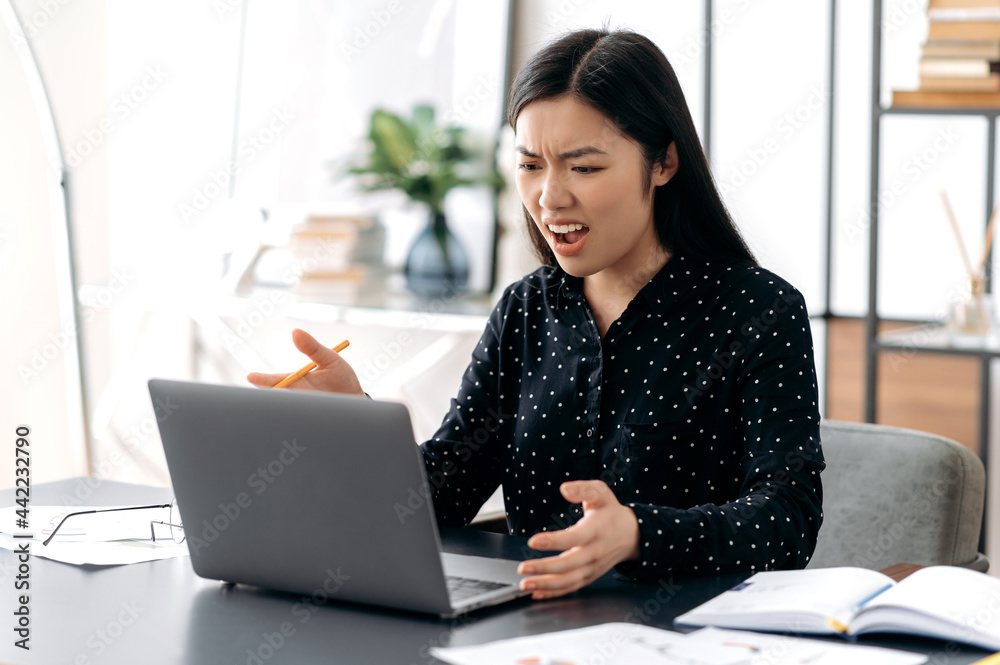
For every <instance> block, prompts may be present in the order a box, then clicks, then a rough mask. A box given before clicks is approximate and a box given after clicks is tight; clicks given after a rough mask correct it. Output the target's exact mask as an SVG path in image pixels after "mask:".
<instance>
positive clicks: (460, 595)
mask: <svg viewBox="0 0 1000 665" xmlns="http://www.w3.org/2000/svg"><path fill="white" fill-rule="evenodd" d="M446 580H447V582H448V596H449V597H450V598H451V600H452V601H459V600H465V599H466V598H471V597H472V596H478V595H479V594H481V593H486V592H487V591H493V590H494V589H502V588H503V587H506V586H510V585H509V584H501V583H499V582H487V581H486V580H474V579H471V578H469V577H455V576H452V575H449V576H448V577H447V578H446Z"/></svg>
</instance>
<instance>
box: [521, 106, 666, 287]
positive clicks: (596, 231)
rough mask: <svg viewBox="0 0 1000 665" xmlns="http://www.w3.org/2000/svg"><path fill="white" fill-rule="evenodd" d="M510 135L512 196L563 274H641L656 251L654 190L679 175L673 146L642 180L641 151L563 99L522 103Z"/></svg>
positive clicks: (603, 120) (598, 116) (591, 112)
mask: <svg viewBox="0 0 1000 665" xmlns="http://www.w3.org/2000/svg"><path fill="white" fill-rule="evenodd" d="M515 134H516V136H517V139H516V147H515V149H516V151H517V153H518V154H517V177H516V184H517V192H518V194H519V195H520V197H521V201H522V202H523V203H524V206H525V208H527V210H528V212H529V213H530V214H531V217H532V219H533V220H534V222H535V224H536V225H537V226H538V229H539V230H540V231H541V233H542V235H543V236H544V237H545V238H546V240H547V241H548V243H549V247H551V248H552V251H553V252H555V255H556V260H557V261H558V262H559V265H560V266H561V267H562V268H563V270H565V271H566V272H567V273H569V274H571V275H575V276H577V277H589V276H591V275H596V274H598V273H603V274H605V275H607V276H611V277H618V278H629V276H630V275H632V274H633V273H634V272H636V271H637V270H640V269H642V268H643V263H644V262H647V263H648V259H649V256H650V252H651V251H653V250H654V249H656V248H658V247H659V240H658V239H657V235H656V229H655V227H654V225H653V188H654V187H656V186H658V185H662V184H664V183H666V182H667V181H668V180H670V178H671V177H672V176H673V175H674V173H676V171H677V153H676V149H675V148H674V146H673V144H671V146H670V150H668V156H667V158H666V159H665V160H664V162H663V163H662V164H658V165H654V168H653V173H652V174H651V175H648V176H647V174H646V173H645V167H644V159H643V156H642V152H641V150H640V148H639V146H637V145H636V144H635V143H633V142H632V141H631V140H630V139H629V138H628V137H626V136H625V135H624V134H622V133H621V132H620V131H618V129H617V128H616V127H615V126H614V125H613V124H612V123H611V122H610V121H609V120H608V118H607V117H605V116H604V115H603V114H602V113H600V112H599V111H597V110H595V109H594V108H593V107H591V106H588V105H587V104H584V103H582V102H580V101H578V100H577V99H575V98H574V97H571V96H567V95H563V96H560V97H554V98H550V99H542V100H538V101H535V102H531V103H530V104H527V105H526V106H525V107H524V108H523V109H522V110H521V113H520V115H518V118H517V126H516V127H515ZM646 178H649V182H650V188H649V191H648V193H646V194H643V181H644V180H645V179H646ZM646 272H648V268H647V269H646Z"/></svg>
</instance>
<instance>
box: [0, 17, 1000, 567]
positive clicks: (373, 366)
mask: <svg viewBox="0 0 1000 665" xmlns="http://www.w3.org/2000/svg"><path fill="white" fill-rule="evenodd" d="M0 8H2V12H0V13H2V14H3V19H4V22H5V27H6V30H5V32H7V33H9V38H5V39H0V90H2V91H3V92H2V94H0V146H2V149H0V294H2V296H0V297H2V298H3V303H4V305H5V306H4V308H3V310H2V311H3V313H4V314H3V317H2V320H3V324H2V325H0V346H2V348H3V349H4V353H3V355H2V357H0V372H2V376H3V380H2V381H0V432H4V433H5V434H4V436H7V437H8V438H9V439H10V440H11V441H13V439H14V430H15V427H16V426H18V425H27V426H29V427H30V428H31V432H32V444H33V455H34V463H33V469H32V479H33V481H34V482H44V481H46V480H55V479H60V478H67V477H74V476H91V477H92V480H91V481H90V482H100V480H101V479H114V480H123V481H131V482H140V483H149V484H156V485H168V484H169V477H168V475H167V473H166V468H165V465H164V461H163V456H162V451H161V449H160V443H159V437H158V433H157V431H156V426H155V424H156V417H157V416H158V414H160V413H161V412H162V410H163V409H166V410H169V405H152V404H150V401H149V397H148V393H147V391H146V387H145V383H146V381H147V380H148V379H149V378H151V377H172V378H183V379H196V380H203V381H213V382H220V383H233V384H242V383H244V376H245V374H246V373H247V372H248V371H252V370H259V371H291V370H293V369H296V368H298V367H299V366H300V365H302V364H303V362H304V360H303V359H302V358H301V357H300V356H299V355H298V354H297V352H296V351H295V349H294V348H293V347H292V345H291V340H290V335H289V333H290V331H291V330H292V329H293V328H294V327H302V328H305V329H306V330H309V331H310V332H312V333H313V334H315V335H316V336H317V337H318V338H319V339H321V340H324V341H328V342H329V343H330V344H331V345H332V344H333V343H335V342H336V341H339V340H340V339H344V338H348V339H350V340H351V346H350V348H349V349H348V350H347V351H345V352H344V353H345V358H347V359H348V360H349V361H350V362H351V363H352V364H353V365H354V367H355V369H356V370H357V371H358V374H359V375H360V376H361V378H362V381H363V383H364V385H365V386H366V389H367V390H368V392H369V393H371V394H372V395H373V396H375V397H384V398H391V399H399V400H402V401H404V402H406V403H407V404H408V405H409V407H410V409H411V412H412V413H413V417H414V426H415V429H416V432H415V435H416V438H417V440H418V441H420V440H422V439H423V438H425V437H427V436H429V435H430V434H431V433H432V432H433V431H434V429H435V428H436V426H437V423H438V422H439V421H440V418H441V416H442V415H443V414H444V412H445V410H446V408H447V404H448V400H449V398H450V397H451V396H452V395H453V393H454V391H455V390H456V389H457V387H458V382H459V377H460V375H461V373H462V371H463V370H464V368H465V365H466V363H467V362H468V358H469V353H470V352H471V349H472V347H473V346H474V344H475V342H476V340H477V339H478V337H479V334H480V332H481V330H482V326H483V323H484V321H485V317H486V315H487V314H488V312H489V310H490V307H491V305H492V303H493V302H494V301H495V298H496V297H497V296H498V295H499V293H500V292H501V291H502V289H503V287H504V286H506V285H507V284H508V283H510V282H511V281H513V280H515V279H517V278H518V277H520V276H521V275H522V274H524V273H526V272H529V271H530V270H532V269H533V268H534V267H535V266H536V264H535V261H534V259H533V257H532V256H531V254H530V251H529V249H528V245H527V243H526V242H525V236H524V232H523V220H522V218H521V210H520V203H519V202H518V201H517V197H516V194H515V193H514V192H513V189H512V182H511V177H510V175H511V172H512V168H513V152H512V149H511V146H512V138H511V131H510V129H509V128H505V126H504V122H503V117H504V112H505V108H504V103H505V99H504V98H505V94H506V90H507V85H508V82H509V80H510V79H511V77H512V75H513V73H514V72H516V71H517V68H518V66H519V65H520V63H522V62H523V61H524V60H525V59H526V58H527V57H528V56H529V55H530V54H531V53H533V52H534V51H535V50H537V49H538V48H539V47H540V46H541V45H543V44H544V43H546V42H547V41H549V40H550V39H552V38H553V37H555V36H557V35H559V34H560V33H563V32H565V31H567V30H571V29H574V28H579V27H599V26H601V25H602V24H607V25H608V26H610V27H612V28H632V29H635V30H637V31H639V32H641V33H643V34H645V35H647V36H648V37H650V38H651V39H652V40H653V41H655V42H656V43H657V44H658V45H659V46H660V48H661V49H662V50H663V51H664V53H666V55H667V57H668V58H669V59H670V61H671V63H672V64H673V66H674V68H675V70H676V73H677V75H678V77H679V79H680V82H681V84H682V86H683V89H684V92H685V95H686V97H687V102H688V105H689V107H690V109H691V112H692V115H693V117H694V120H695V124H696V125H697V127H698V130H699V133H700V134H701V136H702V138H703V143H704V145H705V147H706V149H707V151H708V154H709V159H710V162H711V165H712V168H713V170H714V173H715V177H716V180H717V183H718V185H719V187H720V189H721V191H722V193H723V196H724V199H725V201H726V203H727V205H728V206H729V208H730V210H731V212H732V213H733V216H734V218H735V219H736V221H737V223H738V224H739V226H740V227H741V229H742V230H743V231H744V233H745V235H746V237H747V238H748V240H749V242H750V244H751V246H752V248H753V250H754V251H755V252H756V254H757V256H758V257H759V259H760V260H761V263H762V264H763V265H764V266H765V267H767V268H769V269H771V270H773V271H774V272H776V273H778V274H779V275H781V276H783V277H784V278H786V279H787V280H789V281H790V282H792V283H793V284H794V285H796V286H797V287H798V288H799V289H800V290H801V291H802V292H803V293H804V294H805V297H806V301H807V303H808V306H809V309H810V312H811V313H812V314H813V320H812V324H813V332H814V337H815V342H816V354H817V362H818V365H819V366H818V369H819V371H820V376H821V379H822V387H821V391H822V395H821V396H822V398H823V401H822V404H823V412H824V416H826V417H831V418H839V419H844V420H863V419H865V418H866V410H865V408H864V407H865V404H864V402H865V396H866V391H865V383H864V369H865V357H866V356H865V352H866V348H867V347H866V339H865V333H864V322H865V319H864V317H865V316H866V315H867V314H868V312H869V302H870V301H869V270H868V268H869V249H870V246H869V227H870V219H871V218H870V207H869V201H870V198H871V173H872V169H873V168H875V169H878V173H879V175H880V180H879V182H880V184H879V191H878V192H877V198H878V200H879V202H880V208H879V211H880V212H879V256H878V265H879V279H878V282H877V294H878V315H879V317H880V319H885V320H886V321H888V322H889V323H888V325H890V326H891V325H893V323H894V322H903V324H905V325H913V324H917V325H925V324H927V323H930V324H938V323H941V322H943V321H944V319H945V312H946V310H947V307H948V305H949V303H950V302H952V301H953V300H954V299H955V297H956V296H955V294H956V293H959V292H961V291H962V289H963V288H967V286H968V276H967V274H966V271H965V267H964V265H963V262H962V259H961V256H960V254H959V251H958V249H957V246H956V243H955V239H954V234H953V231H952V230H951V229H950V227H949V224H948V221H947V218H946V216H945V213H944V209H943V208H942V206H941V202H940V199H939V191H940V190H941V189H942V188H946V189H947V191H948V194H949V196H950V200H951V202H952V205H953V207H954V211H955V219H956V220H957V222H958V224H959V228H960V233H961V235H962V237H963V238H964V242H965V244H966V245H967V246H968V248H969V253H970V254H972V255H973V256H975V257H978V256H979V254H980V253H981V252H982V249H983V236H984V234H983V230H984V228H985V224H986V217H987V212H988V208H987V206H984V203H983V202H984V201H987V200H988V199H989V198H990V196H991V195H990V194H989V193H988V191H987V190H988V189H990V188H988V187H987V185H988V182H987V181H988V178H989V175H991V174H990V173H989V169H988V168H987V166H988V165H987V162H988V160H987V156H988V154H989V153H991V152H992V151H994V150H995V145H992V144H990V142H989V140H990V138H991V137H992V136H993V134H992V133H991V127H990V125H991V123H994V122H995V116H989V115H985V116H983V115H975V114H973V115H947V114H916V113H914V114H900V115H893V116H887V117H883V119H882V121H881V125H880V127H881V137H880V142H879V144H878V145H879V148H880V152H879V155H878V156H877V157H878V158H877V159H876V158H875V157H876V156H875V155H873V150H872V147H873V146H872V132H871V128H872V117H873V113H874V109H875V108H876V107H877V106H888V105H889V104H891V103H892V94H893V90H906V89H910V90H912V89H917V88H918V86H919V85H920V84H921V80H920V70H919V64H920V59H921V47H922V45H923V44H924V42H925V41H926V40H927V37H928V27H929V25H928V13H927V2H926V0H922V1H920V0H885V2H884V3H883V5H882V31H881V34H882V44H881V49H880V52H879V53H878V54H877V55H878V58H877V59H876V54H875V53H873V39H872V34H873V5H872V0H857V1H856V2H855V1H852V2H840V3H837V2H834V1H833V0H822V1H820V0H817V1H816V2H796V1H795V0H703V1H702V2H692V1H691V0H661V1H660V2H655V3H652V2H643V1H640V0H614V2H611V1H609V0H351V1H350V2H348V1H347V0H325V1H319V0H283V1H281V2H278V1H277V0H242V1H241V0H213V1H211V2H205V1H198V2H192V1H187V0H179V1H176V2H171V3H154V2H147V1H145V0H141V1H137V0H128V1H126V0H87V1H86V2H84V1H80V0H13V1H12V2H10V3H9V4H8V0H0ZM15 25H17V26H20V28H19V29H18V28H16V27H15ZM709 37H710V39H709ZM876 63H878V66H877V67H876ZM36 67H37V69H36ZM876 70H877V71H879V73H880V76H881V82H880V86H879V89H878V91H877V94H875V95H873V74H874V72H875V71H876ZM418 107H421V108H423V109H425V110H423V111H420V110H416V111H415V109H417V108H418ZM428 108H429V109H432V113H431V116H432V117H431V116H428V115H427V114H428V113H430V112H429V111H427V110H426V109H428ZM377 109H380V110H382V111H385V112H386V113H387V114H388V115H391V116H392V118H391V123H390V124H388V125H386V126H385V127H382V129H387V128H388V129H387V131H389V130H393V128H395V130H398V131H400V132H403V133H404V134H405V133H406V132H411V134H412V135H413V136H416V137H417V141H416V142H415V144H414V147H413V149H412V150H410V153H409V156H410V157H411V158H413V157H414V156H415V158H414V159H413V160H412V161H410V162H408V163H407V164H406V165H405V169H408V170H407V173H408V174H409V175H410V176H414V175H416V176H426V175H427V174H428V173H438V172H439V171H435V169H440V168H444V167H443V166H442V165H441V162H440V161H439V160H438V159H437V157H436V156H435V155H436V154H437V153H436V152H435V151H434V150H430V147H431V146H439V147H440V146H441V145H445V144H448V143H447V142H448V141H454V145H453V147H455V146H457V147H455V149H456V150H459V149H460V151H461V154H462V160H461V163H459V164H458V165H457V166H456V167H455V169H456V173H457V174H458V176H460V177H462V178H465V181H467V182H465V183H464V184H462V185H461V186H456V187H453V188H450V189H449V191H448V192H447V195H446V196H443V197H442V198H441V201H440V207H441V210H440V212H441V215H442V218H443V219H444V220H446V224H447V230H448V233H449V234H450V235H449V237H450V238H451V240H450V246H452V247H455V246H457V247H460V248H461V253H460V255H457V256H455V257H452V258H451V259H449V261H448V262H446V267H448V268H449V269H452V268H454V269H456V270H459V271H460V272H461V275H460V276H458V277H456V276H455V275H449V276H446V278H445V279H444V281H443V282H442V283H443V284H444V287H445V288H442V289H441V290H440V291H439V292H433V290H432V291H431V292H428V291H427V290H426V289H424V290H423V291H421V289H420V288H419V286H418V285H417V283H416V282H414V281H413V280H411V279H408V276H410V273H413V274H416V273H417V272H419V271H421V270H423V271H424V276H426V274H427V272H426V271H428V270H429V271H431V272H430V274H431V275H432V276H433V275H434V273H433V270H435V266H434V265H430V266H428V265H426V262H425V263H421V262H420V259H419V251H418V250H419V248H420V247H421V246H423V247H424V248H425V249H426V247H427V246H428V245H427V244H426V243H427V242H428V240H427V238H431V241H430V242H432V243H433V241H434V240H435V237H434V235H433V234H430V235H428V233H427V231H428V229H429V228H432V224H433V219H432V218H433V214H430V212H432V208H433V205H432V206H430V207H429V206H428V204H427V202H426V201H421V200H419V199H417V198H414V197H413V196H412V195H407V193H406V191H405V190H404V188H403V187H402V186H400V185H399V183H398V181H396V180H391V178H390V177H389V176H388V175H386V173H384V172H382V173H380V172H378V169H375V168H373V165H374V164H375V162H377V161H378V160H379V159H382V160H385V159H390V160H391V159H393V157H392V155H391V154H388V153H385V152H384V151H383V152H380V151H379V146H380V144H378V142H377V141H375V142H373V139H374V138H376V136H377V132H375V131H374V128H373V125H372V120H373V114H374V113H375V111H376V110H377ZM422 114H423V115H422ZM421 123H423V124H421ZM401 128H402V129H401ZM395 130H393V131H395ZM390 133H391V131H390ZM387 136H388V135H387ZM421 137H422V138H421ZM383 138H384V137H383ZM421 141H422V142H421ZM386 145H388V144H386ZM386 145H381V147H382V148H386ZM448 145H452V144H448ZM386 149H387V148H386ZM404 152H405V150H404ZM438 152H440V151H438ZM60 162H61V163H62V165H63V167H62V168H63V169H64V170H63V171H60ZM352 167H353V168H354V169H355V170H356V171H365V170H366V169H367V173H357V172H356V173H351V172H350V169H351V168H352ZM448 168H450V166H449V167H448ZM994 171H995V170H994ZM63 173H65V176H66V178H65V181H66V187H65V189H64V188H63V187H61V186H60V183H61V178H62V174H63ZM992 175H994V176H995V173H993V174H992ZM504 182H505V183H506V185H504V184H502V183H504ZM393 183H396V185H397V186H394V187H392V186H390V187H388V188H382V189H378V190H376V191H368V190H369V188H370V186H371V185H373V184H375V185H379V184H381V185H391V184H393ZM429 220H430V221H429ZM67 229H68V230H67ZM422 235H423V236H425V237H424V239H423V240H421V236H422ZM422 243H423V244H422ZM434 247H435V245H433V244H431V245H430V248H431V250H433V249H434ZM431 250H426V251H431ZM415 257H416V258H415ZM418 264H419V265H418ZM407 267H408V268H409V270H410V272H407V271H406V269H407ZM440 268H441V266H440V265H438V266H437V268H436V269H440ZM988 367H989V361H985V362H981V361H980V360H978V359H976V358H970V357H959V356H947V357H938V356H932V355H929V354H921V353H918V352H916V351H913V350H907V349H903V350H897V351H895V352H889V353H883V354H882V355H881V357H880V358H879V368H880V372H879V375H878V394H877V398H874V400H875V401H876V402H877V405H878V417H877V420H878V421H879V422H884V423H889V424H896V425H902V426H907V427H914V428H917V429H924V430H927V431H932V432H935V433H938V434H943V435H945V436H949V437H951V438H954V439H957V440H959V441H960V442H961V443H963V444H965V445H967V446H969V447H970V448H972V449H973V450H978V449H979V446H980V445H981V440H982V439H983V438H984V437H985V440H990V439H995V438H996V437H995V436H991V434H992V433H991V432H985V433H983V432H981V431H980V430H981V429H982V425H983V422H984V421H983V420H982V419H981V417H980V414H981V412H983V411H985V412H986V413H987V414H989V413H992V412H993V411H994V407H993V405H992V404H991V403H990V402H991V398H990V397H989V396H990V394H996V393H997V391H996V390H992V393H991V392H990V391H989V388H990V386H991V385H992V383H993V379H992V378H991V376H990V375H989V373H986V374H981V372H983V371H984V369H986V368H988ZM984 399H985V400H986V402H983V400H984ZM996 420H997V419H996V418H992V419H990V420H989V421H988V426H989V427H990V428H992V427H994V426H995V424H996ZM994 457H995V456H994ZM996 475H997V474H996V473H995V472H993V473H991V476H992V477H993V478H996ZM93 479H96V480H93ZM81 483H84V481H81ZM13 484H14V475H13V462H12V456H7V455H3V456H0V487H9V486H13ZM80 491H81V492H85V491H86V490H85V487H84V485H83V484H81V490H80ZM991 491H992V490H991ZM993 496H995V494H993ZM993 512H994V513H995V512H997V511H993ZM992 531H993V532H995V531H996V529H992ZM987 554H989V555H990V556H993V557H996V556H997V553H996V552H992V553H991V552H989V551H987Z"/></svg>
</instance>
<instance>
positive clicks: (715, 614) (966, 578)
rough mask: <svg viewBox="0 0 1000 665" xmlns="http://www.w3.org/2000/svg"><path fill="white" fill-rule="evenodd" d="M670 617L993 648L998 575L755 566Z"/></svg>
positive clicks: (999, 641)
mask: <svg viewBox="0 0 1000 665" xmlns="http://www.w3.org/2000/svg"><path fill="white" fill-rule="evenodd" d="M675 623H677V624H681V625H690V626H716V627H719V628H739V629H745V630H759V631H764V632H779V633H780V632H787V633H804V634H815V635H837V634H840V635H844V636H856V635H864V634H868V633H898V634H906V635H918V636H921V637H930V638H936V639H941V640H948V641H954V642H959V643H962V644H969V645H972V646H976V647H980V648H983V649H990V650H992V651H996V650H1000V579H997V578H994V577H989V576H988V575H986V574H984V573H979V572H976V571H973V570H969V569H967V568H958V567H955V566H929V567H926V568H921V569H920V570H918V571H916V572H915V573H913V574H911V575H909V576H908V577H906V578H905V579H903V581H901V582H896V581H894V580H893V579H892V578H890V577H888V576H886V575H883V574H882V573H879V572H877V571H874V570H867V569H865V568H848V567H844V568H816V569H809V570H779V571H766V572H762V573H757V574H755V575H753V576H752V577H750V578H748V579H747V580H746V581H745V582H743V583H742V584H738V585H736V586H735V587H733V588H732V589H730V590H728V591H724V592H723V593H722V594H720V595H718V596H716V597H715V598H713V599H711V600H709V601H708V602H706V603H703V604H702V605H699V606H698V607H696V608H694V609H693V610H691V611H689V612H686V613H685V614H682V615H680V616H679V617H677V618H676V619H675Z"/></svg>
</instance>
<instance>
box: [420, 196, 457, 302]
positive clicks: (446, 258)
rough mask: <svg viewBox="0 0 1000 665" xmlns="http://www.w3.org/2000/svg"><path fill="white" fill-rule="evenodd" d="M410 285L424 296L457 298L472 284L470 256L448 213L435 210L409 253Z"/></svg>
mask: <svg viewBox="0 0 1000 665" xmlns="http://www.w3.org/2000/svg"><path fill="white" fill-rule="evenodd" d="M405 274H406V286H407V288H408V289H410V291H412V292H413V293H415V294H416V295H418V296H421V297H423V298H446V297H454V296H456V295H459V294H461V293H464V292H465V289H466V288H467V287H468V284H469V257H468V255H467V254H466V253H465V248H463V247H462V243H461V242H460V241H459V239H458V237H457V236H455V234H454V233H452V232H451V230H450V229H449V228H448V223H447V222H446V221H445V217H444V214H443V213H441V212H432V213H431V214H430V220H429V222H428V224H427V227H426V228H425V229H424V230H423V231H421V232H420V234H419V235H418V236H417V238H416V240H414V241H413V245H412V246H411V247H410V253H409V254H407V256H406V267H405Z"/></svg>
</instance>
